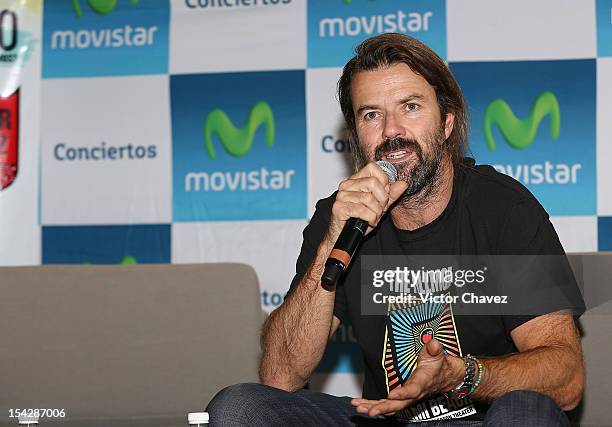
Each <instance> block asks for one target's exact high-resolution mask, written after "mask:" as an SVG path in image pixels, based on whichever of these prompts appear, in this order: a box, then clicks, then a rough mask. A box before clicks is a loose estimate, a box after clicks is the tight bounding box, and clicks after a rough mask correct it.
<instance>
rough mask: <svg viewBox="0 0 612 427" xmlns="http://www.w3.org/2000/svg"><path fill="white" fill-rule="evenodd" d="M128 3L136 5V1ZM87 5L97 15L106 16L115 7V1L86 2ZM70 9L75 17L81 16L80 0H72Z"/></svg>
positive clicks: (91, 0) (93, 0) (90, 0)
mask: <svg viewBox="0 0 612 427" xmlns="http://www.w3.org/2000/svg"><path fill="white" fill-rule="evenodd" d="M130 3H132V5H135V4H137V3H138V0H130ZM87 4H89V7H90V8H91V10H93V11H94V12H95V13H97V14H98V15H108V14H109V13H111V12H112V11H113V10H115V7H117V0H87ZM72 9H73V10H74V13H75V14H76V16H78V17H81V16H83V9H81V2H80V0H72Z"/></svg>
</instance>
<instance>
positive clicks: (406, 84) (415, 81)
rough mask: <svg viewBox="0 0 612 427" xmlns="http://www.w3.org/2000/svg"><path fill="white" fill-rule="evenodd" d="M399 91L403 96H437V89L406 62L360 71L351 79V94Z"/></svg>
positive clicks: (367, 94) (376, 93)
mask: <svg viewBox="0 0 612 427" xmlns="http://www.w3.org/2000/svg"><path fill="white" fill-rule="evenodd" d="M383 90H384V91H399V92H403V93H401V95H402V96H408V95H411V93H408V92H413V93H412V94H414V95H421V96H423V97H428V96H431V95H434V96H435V89H434V88H433V86H431V85H430V84H429V83H428V82H427V80H425V78H424V77H423V76H421V75H420V74H417V73H415V72H414V71H412V69H410V67H408V65H406V64H394V65H391V66H386V67H380V68H377V69H375V70H368V71H360V72H358V73H356V74H355V75H354V76H353V78H352V81H351V95H352V96H353V100H355V99H354V98H355V96H358V97H359V96H360V95H361V96H375V95H382V93H381V91H383Z"/></svg>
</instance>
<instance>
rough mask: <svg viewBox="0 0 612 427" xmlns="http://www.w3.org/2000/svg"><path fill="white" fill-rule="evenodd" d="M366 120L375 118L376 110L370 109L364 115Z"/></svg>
mask: <svg viewBox="0 0 612 427" xmlns="http://www.w3.org/2000/svg"><path fill="white" fill-rule="evenodd" d="M363 118H364V119H366V120H374V119H375V118H376V111H370V112H369V113H366V114H365V115H364V116H363Z"/></svg>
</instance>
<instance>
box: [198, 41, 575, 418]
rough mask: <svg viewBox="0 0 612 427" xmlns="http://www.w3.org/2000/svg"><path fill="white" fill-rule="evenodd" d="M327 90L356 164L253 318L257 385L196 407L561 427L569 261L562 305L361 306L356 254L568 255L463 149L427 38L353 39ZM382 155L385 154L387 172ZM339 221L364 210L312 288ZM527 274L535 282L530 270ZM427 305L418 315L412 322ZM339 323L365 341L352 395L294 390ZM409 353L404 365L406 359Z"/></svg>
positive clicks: (514, 189) (534, 209) (458, 110)
mask: <svg viewBox="0 0 612 427" xmlns="http://www.w3.org/2000/svg"><path fill="white" fill-rule="evenodd" d="M338 93H339V99H340V107H341V109H342V112H343V115H344V118H345V120H346V124H347V127H348V130H349V132H350V144H351V153H352V156H353V162H354V166H355V173H354V174H353V175H352V176H351V177H350V178H348V179H346V180H344V181H342V182H341V183H340V184H339V186H338V191H337V192H335V193H334V194H333V195H332V196H330V197H329V198H327V199H323V200H320V201H319V202H318V203H317V208H316V212H315V214H314V216H313V218H312V220H311V222H310V223H309V225H308V226H307V227H306V229H305V230H304V233H303V235H304V241H303V244H302V249H301V253H300V255H299V257H298V261H297V269H296V270H297V271H296V275H295V277H294V279H293V281H292V283H291V286H290V290H289V292H288V295H287V297H286V299H285V301H284V302H283V304H282V305H281V306H280V307H279V308H278V309H276V310H275V311H274V312H273V313H272V314H271V315H270V316H269V318H268V319H267V321H266V323H265V325H264V328H263V336H262V343H263V355H262V360H261V367H260V377H261V381H262V384H241V385H236V386H232V387H229V388H227V389H225V390H223V391H221V392H220V393H219V394H218V395H217V396H216V397H215V399H213V401H212V402H211V403H210V405H209V408H208V410H209V411H210V412H211V414H210V415H211V423H212V424H213V425H242V424H244V425H247V424H248V425H313V426H314V425H402V424H403V423H415V422H417V423H419V422H421V423H423V425H432V423H431V422H430V420H434V419H436V420H445V421H439V424H436V425H452V426H468V425H469V426H476V425H486V426H489V425H495V426H527V425H538V426H549V425H550V426H553V425H554V426H559V425H569V422H568V419H567V417H566V415H565V413H564V411H567V410H570V409H572V408H574V407H575V406H576V405H577V404H578V403H579V402H580V400H581V397H582V393H583V389H584V367H583V361H582V350H581V345H580V337H579V334H578V332H577V328H576V325H575V318H576V317H577V316H579V315H580V314H581V313H582V311H583V310H584V307H583V302H582V298H581V296H580V293H579V292H578V291H577V287H576V285H575V281H574V278H573V277H572V275H571V271H569V269H564V268H560V269H559V271H562V272H563V273H561V274H560V275H557V276H556V277H555V284H553V293H554V289H556V288H555V286H557V283H558V286H559V287H560V289H561V288H563V291H562V292H560V293H563V294H564V295H565V296H568V294H571V295H569V297H568V298H567V299H566V300H564V301H570V303H569V304H565V303H559V304H556V303H555V304H556V305H555V304H548V305H547V306H546V310H545V311H542V312H538V313H514V314H513V313H506V314H503V315H496V314H494V313H488V314H485V315H479V316H455V315H454V314H453V311H452V308H451V307H450V306H449V304H442V305H438V307H439V309H438V310H437V312H436V311H435V310H434V308H435V307H434V306H433V305H432V306H431V307H430V306H426V305H425V303H423V304H421V305H420V306H419V304H417V305H414V304H412V305H411V304H407V305H401V304H400V305H397V304H396V305H392V306H390V308H389V311H388V313H387V314H386V315H381V316H368V315H364V313H363V301H362V300H361V289H360V287H361V271H360V268H359V266H358V264H359V258H360V257H363V256H367V255H380V254H383V255H384V254H400V255H415V254H418V255H437V254H448V255H462V254H488V255H506V254H507V255H538V254H547V255H557V256H559V257H561V258H563V259H565V257H564V255H565V254H564V251H563V248H562V246H561V244H560V242H559V239H558V237H557V234H556V232H555V230H554V228H553V226H552V224H551V222H550V220H549V217H548V214H547V213H546V212H545V210H544V209H543V208H542V206H541V205H540V204H539V203H538V202H537V200H536V199H535V198H534V197H533V195H532V194H531V193H530V192H529V191H528V190H527V189H526V188H525V187H523V186H522V185H521V184H520V183H518V182H517V181H515V180H514V179H512V178H510V177H507V176H505V175H502V174H500V173H498V172H496V171H495V170H494V169H493V168H492V167H490V166H485V165H478V166H476V165H475V162H474V160H473V159H470V158H466V157H465V156H464V155H465V152H466V151H467V133H468V131H467V129H468V125H467V121H468V119H467V109H466V104H465V101H464V98H463V95H462V93H461V90H460V89H459V86H458V84H457V82H456V81H455V79H454V77H453V75H452V74H451V72H450V70H449V69H448V67H447V66H446V64H445V63H444V62H443V61H442V60H441V59H440V58H439V57H438V56H437V55H436V54H435V53H434V52H433V51H432V50H431V49H429V48H428V47H427V46H425V45H424V44H423V43H421V42H419V41H418V40H416V39H414V38H411V37H408V36H405V35H400V34H383V35H380V36H376V37H373V38H371V39H368V40H366V41H364V42H363V43H362V44H360V45H359V46H358V47H357V49H356V54H355V56H354V57H353V58H352V59H351V60H350V61H349V62H348V63H347V64H346V66H345V67H344V70H343V73H342V76H341V78H340V81H339V85H338ZM380 160H384V161H386V162H389V163H391V164H392V165H393V166H394V167H395V169H396V171H397V175H398V177H397V180H396V181H395V182H390V181H389V177H388V176H387V174H386V173H385V172H383V170H382V169H381V168H380V167H379V165H378V164H377V163H376V161H380ZM350 218H359V219H362V220H364V221H366V222H367V224H368V229H367V232H366V237H365V240H364V242H363V244H362V245H361V246H360V247H359V248H358V249H357V252H356V254H355V256H354V259H353V263H352V264H351V265H349V266H348V268H347V270H346V271H345V273H344V276H343V278H342V280H341V282H340V283H339V285H338V287H335V288H329V287H325V286H322V283H321V276H322V274H323V270H324V266H325V263H326V260H327V259H328V257H329V255H330V253H331V251H332V249H333V248H334V245H335V243H336V241H337V239H338V236H339V235H340V233H341V231H342V230H343V227H344V226H345V223H346V222H347V220H349V219H350ZM356 265H357V266H356ZM527 286H528V287H531V288H527V289H528V290H529V289H535V290H537V287H538V286H539V283H535V282H534V283H528V284H527ZM521 292H523V291H521ZM552 300H554V301H557V299H555V298H551V301H552ZM417 306H418V307H417ZM415 307H416V308H415ZM419 307H421V308H419ZM423 307H424V308H423ZM432 307H433V308H432ZM417 309H418V310H420V311H418V310H417ZM425 312H427V313H428V314H427V315H425V314H423V316H425V317H427V318H426V319H425V320H424V322H425V323H422V322H421V323H419V322H418V321H416V320H415V319H417V314H418V313H421V314H422V313H425ZM417 320H418V319H417ZM342 322H349V323H350V324H352V327H353V329H354V332H355V337H356V339H357V342H358V344H359V346H360V348H361V350H362V351H363V356H364V362H365V379H364V385H363V397H362V398H354V399H350V398H348V397H335V396H330V395H326V394H323V393H318V392H315V391H311V390H305V389H303V387H304V386H305V384H307V382H308V380H309V378H310V376H311V375H312V373H313V372H314V370H315V368H316V366H317V365H318V363H319V362H320V360H321V357H322V356H323V353H324V351H325V348H326V345H327V343H328V341H329V340H330V338H331V337H332V336H333V334H334V332H335V331H336V330H337V329H338V327H339V325H340V324H341V323H342ZM427 322H429V323H427ZM425 324H426V325H431V326H428V327H427V328H425V329H426V331H425V332H423V331H421V332H420V333H421V335H420V337H421V338H420V342H419V340H418V339H412V338H410V339H408V338H405V337H406V336H407V335H409V334H411V333H413V332H414V331H413V330H416V329H415V328H417V327H418V326H423V325H425ZM398 325H399V326H398ZM402 325H404V326H406V325H408V326H406V328H405V329H402V327H403V326H402ZM409 327H410V328H413V330H408V329H409ZM441 328H446V329H445V332H444V333H442V332H441ZM421 329H423V328H421ZM425 329H424V330H425ZM402 334H404V335H402ZM402 337H404V338H402ZM449 337H450V338H449ZM402 340H403V341H402ZM410 352H412V353H411V354H414V361H413V362H414V363H408V362H407V360H406V359H405V358H402V357H403V356H402V355H405V354H409V353H410ZM417 356H418V357H417Z"/></svg>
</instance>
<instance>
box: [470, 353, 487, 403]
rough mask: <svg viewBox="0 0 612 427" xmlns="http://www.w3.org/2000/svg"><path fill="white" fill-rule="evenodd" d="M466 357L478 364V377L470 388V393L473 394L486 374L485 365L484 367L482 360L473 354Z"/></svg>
mask: <svg viewBox="0 0 612 427" xmlns="http://www.w3.org/2000/svg"><path fill="white" fill-rule="evenodd" d="M465 357H466V358H467V359H469V360H471V361H472V362H474V363H475V364H476V365H478V377H477V378H476V381H474V384H472V388H471V389H470V395H472V394H474V392H475V391H476V389H477V388H478V386H479V385H480V383H481V382H482V376H483V374H484V371H485V367H484V365H483V364H482V362H481V361H480V360H478V359H476V358H475V357H474V356H472V355H471V354H468V355H467V356H465Z"/></svg>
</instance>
